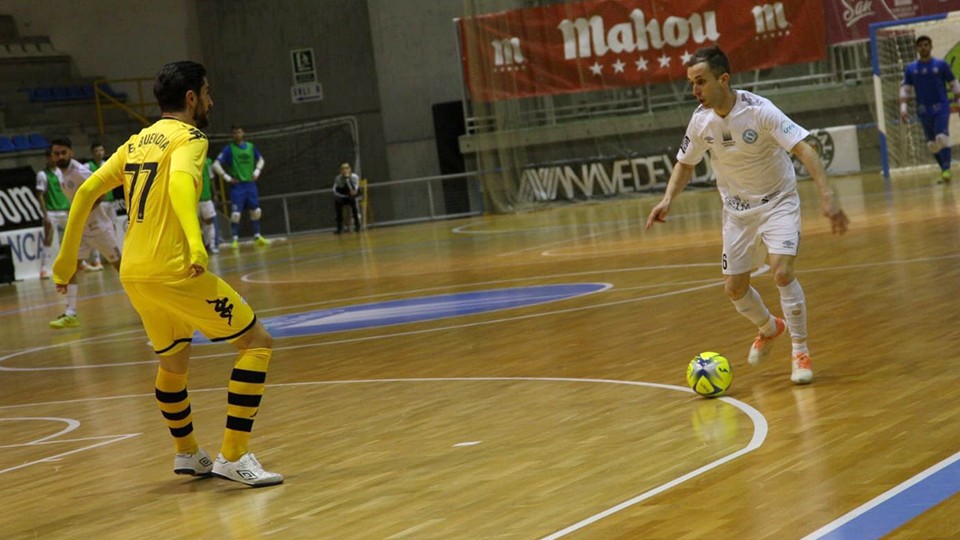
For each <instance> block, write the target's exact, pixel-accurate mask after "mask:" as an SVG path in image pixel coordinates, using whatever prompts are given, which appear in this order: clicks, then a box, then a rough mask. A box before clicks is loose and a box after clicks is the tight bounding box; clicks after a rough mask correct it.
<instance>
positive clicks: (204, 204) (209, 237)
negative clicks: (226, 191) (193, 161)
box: [197, 158, 220, 253]
mask: <svg viewBox="0 0 960 540" xmlns="http://www.w3.org/2000/svg"><path fill="white" fill-rule="evenodd" d="M212 166H213V160H212V159H210V158H206V159H205V160H203V170H202V174H203V186H202V187H201V188H200V202H199V203H197V213H198V214H199V216H200V228H201V229H203V243H204V244H205V245H206V246H207V251H208V252H210V253H220V247H219V246H218V245H217V244H218V243H219V242H218V241H217V229H216V223H215V219H216V217H217V209H216V208H215V207H214V206H213V189H212V186H211V182H210V176H211V174H210V173H211V168H212Z"/></svg>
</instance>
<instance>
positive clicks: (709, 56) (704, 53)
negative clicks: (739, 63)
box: [684, 45, 730, 77]
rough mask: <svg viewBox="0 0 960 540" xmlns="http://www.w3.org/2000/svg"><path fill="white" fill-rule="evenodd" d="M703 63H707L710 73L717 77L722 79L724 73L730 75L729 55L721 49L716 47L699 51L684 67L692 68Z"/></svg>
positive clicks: (712, 46)
mask: <svg viewBox="0 0 960 540" xmlns="http://www.w3.org/2000/svg"><path fill="white" fill-rule="evenodd" d="M701 62H706V63H707V68H709V69H710V73H713V75H714V76H715V77H720V75H723V74H724V73H730V60H729V59H728V58H727V55H726V54H724V52H723V51H722V50H720V47H717V46H716V45H711V46H709V47H703V48H701V49H697V52H695V53H693V56H691V57H690V59H689V60H687V63H686V64H684V65H685V66H687V67H692V66H695V65H697V64H699V63H701Z"/></svg>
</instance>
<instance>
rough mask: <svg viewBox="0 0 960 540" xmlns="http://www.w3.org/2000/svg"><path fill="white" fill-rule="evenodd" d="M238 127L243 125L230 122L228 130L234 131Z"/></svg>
mask: <svg viewBox="0 0 960 540" xmlns="http://www.w3.org/2000/svg"><path fill="white" fill-rule="evenodd" d="M238 129H243V126H241V125H239V124H231V125H230V131H236V130H238Z"/></svg>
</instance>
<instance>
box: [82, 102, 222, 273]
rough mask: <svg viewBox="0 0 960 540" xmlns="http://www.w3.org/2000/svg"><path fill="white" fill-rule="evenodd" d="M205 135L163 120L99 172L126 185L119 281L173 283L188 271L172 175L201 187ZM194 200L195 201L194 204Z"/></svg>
mask: <svg viewBox="0 0 960 540" xmlns="http://www.w3.org/2000/svg"><path fill="white" fill-rule="evenodd" d="M206 157H207V136H206V135H204V134H203V132H202V131H200V130H199V129H197V128H196V127H194V126H191V125H190V124H186V123H183V122H181V121H179V120H177V119H174V118H161V119H160V120H158V121H157V122H155V123H154V124H153V125H151V126H149V127H146V128H144V129H143V130H142V131H141V132H140V133H138V134H136V135H134V136H132V137H130V139H128V140H127V142H126V143H124V144H122V145H121V146H120V147H119V148H118V149H117V151H116V152H115V153H114V154H113V156H111V157H110V159H108V160H107V162H106V163H104V164H103V166H102V167H101V168H100V169H98V170H97V172H96V173H94V174H96V175H106V176H108V178H109V180H108V181H109V182H111V183H115V184H116V185H119V184H120V182H122V183H123V191H124V198H125V199H126V203H127V212H128V213H129V216H130V218H129V223H128V225H127V234H126V236H125V237H124V242H123V262H122V265H121V268H120V279H121V281H173V280H177V279H182V278H183V277H184V276H186V275H187V273H188V269H189V261H190V257H189V243H188V242H187V237H186V233H185V232H184V230H183V227H182V226H181V225H180V221H179V220H178V219H177V215H176V213H175V212H174V210H173V205H172V204H171V202H170V197H171V193H170V175H171V173H173V172H174V171H184V172H186V173H188V174H190V176H191V177H192V178H193V179H194V185H195V186H196V192H197V197H199V195H200V189H201V187H202V181H203V180H202V174H201V171H202V167H203V160H204V159H205V158H206ZM195 202H196V201H195Z"/></svg>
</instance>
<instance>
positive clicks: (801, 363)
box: [790, 352, 813, 384]
mask: <svg viewBox="0 0 960 540" xmlns="http://www.w3.org/2000/svg"><path fill="white" fill-rule="evenodd" d="M792 364H793V372H792V373H791V374H790V380H791V381H793V384H810V383H812V382H813V362H812V361H811V360H810V355H809V354H808V353H805V352H802V353H798V354H796V355H794V356H793V362H792Z"/></svg>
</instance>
